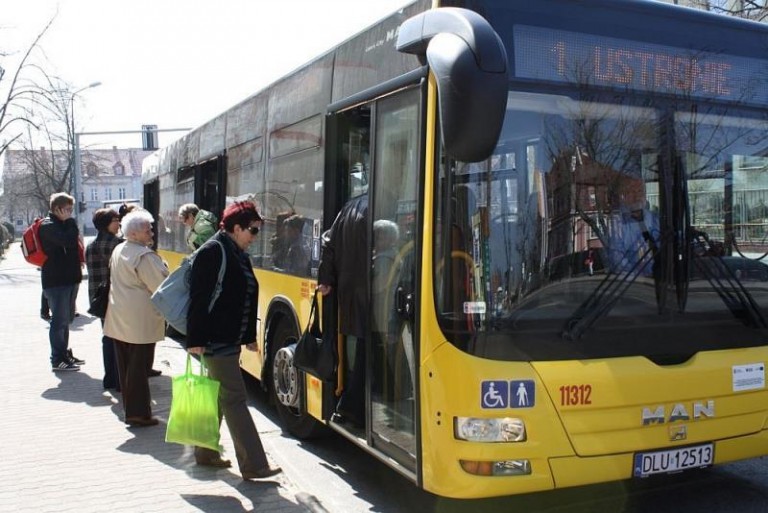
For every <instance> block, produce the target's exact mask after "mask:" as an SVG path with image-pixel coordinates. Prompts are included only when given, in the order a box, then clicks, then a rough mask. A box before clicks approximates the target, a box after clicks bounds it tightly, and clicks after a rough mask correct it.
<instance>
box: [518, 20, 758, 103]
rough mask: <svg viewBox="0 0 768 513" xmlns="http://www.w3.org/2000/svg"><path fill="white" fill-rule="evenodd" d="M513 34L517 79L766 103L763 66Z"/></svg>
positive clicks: (566, 35) (525, 30)
mask: <svg viewBox="0 0 768 513" xmlns="http://www.w3.org/2000/svg"><path fill="white" fill-rule="evenodd" d="M513 34H514V55H515V76H516V77H518V78H527V79H534V80H547V81H554V82H560V83H566V82H567V83H576V84H588V85H596V86H605V87H613V88H617V87H621V88H627V89H633V90H637V91H647V92H657V93H663V94H675V95H681V96H685V97H692V98H708V99H719V100H727V101H737V102H744V103H758V104H765V103H766V102H767V101H768V84H767V82H768V60H759V59H753V58H749V57H740V56H734V55H724V54H718V53H714V52H706V51H693V50H686V49H683V48H676V47H671V46H664V45H658V44H653V43H645V42H640V41H631V40H626V39H618V38H612V37H604V36H599V35H594V34H583V33H579V32H570V31H566V30H555V29H548V28H541V27H532V26H527V25H516V26H515V27H514V32H513Z"/></svg>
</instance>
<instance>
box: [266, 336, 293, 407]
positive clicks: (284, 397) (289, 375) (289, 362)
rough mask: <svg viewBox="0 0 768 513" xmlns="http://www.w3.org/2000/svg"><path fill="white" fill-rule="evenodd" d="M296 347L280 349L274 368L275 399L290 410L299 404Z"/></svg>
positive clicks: (276, 355)
mask: <svg viewBox="0 0 768 513" xmlns="http://www.w3.org/2000/svg"><path fill="white" fill-rule="evenodd" d="M294 347H295V344H292V345H290V346H287V347H283V348H280V350H278V351H277V354H275V359H274V364H273V368H272V376H273V381H274V386H275V397H277V400H278V401H280V404H282V405H283V406H286V407H288V408H295V407H296V406H298V404H299V377H298V373H297V372H296V367H294V366H293V348H294Z"/></svg>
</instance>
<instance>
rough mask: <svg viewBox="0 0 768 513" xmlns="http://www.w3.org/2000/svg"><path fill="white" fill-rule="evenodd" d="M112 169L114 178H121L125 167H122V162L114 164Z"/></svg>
mask: <svg viewBox="0 0 768 513" xmlns="http://www.w3.org/2000/svg"><path fill="white" fill-rule="evenodd" d="M112 169H113V170H114V171H115V176H122V175H124V174H125V166H123V163H122V162H118V163H117V164H115V165H114V166H113V167H112Z"/></svg>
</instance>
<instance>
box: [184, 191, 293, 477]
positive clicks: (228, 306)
mask: <svg viewBox="0 0 768 513" xmlns="http://www.w3.org/2000/svg"><path fill="white" fill-rule="evenodd" d="M261 222H262V219H261V216H260V215H259V213H258V211H257V210H256V206H255V205H254V204H253V203H251V202H250V201H243V202H236V203H234V204H232V205H230V206H229V207H227V208H226V210H224V214H223V216H222V220H221V228H222V229H221V230H220V231H219V232H218V233H217V234H216V235H214V236H213V237H212V238H211V239H210V240H208V241H207V242H206V243H205V244H203V246H201V247H200V249H199V250H198V253H197V256H196V257H195V260H194V263H193V264H192V271H191V278H190V300H191V302H190V306H189V313H188V317H187V339H186V343H187V350H188V351H189V352H190V353H192V354H198V355H204V356H205V363H206V364H207V367H208V374H209V376H210V377H211V378H213V379H215V380H217V381H218V382H219V383H220V388H219V418H220V419H221V417H222V416H223V417H224V418H225V419H226V420H227V426H228V427H229V433H230V435H231V436H232V441H233V443H234V445H235V457H236V458H237V463H238V466H239V467H240V474H241V475H242V476H243V479H246V480H248V479H261V478H267V477H271V476H274V475H275V474H278V473H280V472H281V469H280V468H279V467H270V466H269V462H268V461H267V455H266V453H265V452H264V447H263V446H262V444H261V439H260V438H259V433H258V431H257V430H256V426H255V424H254V423H253V418H252V417H251V413H250V412H249V411H248V404H247V402H246V401H247V393H246V390H245V383H244V382H243V376H242V373H241V370H240V350H241V346H243V345H245V346H246V347H247V348H248V349H250V350H252V351H255V350H256V342H255V340H256V313H257V308H258V297H259V284H258V282H257V281H256V276H254V274H253V267H252V265H251V258H250V255H249V254H248V252H247V250H248V246H250V245H251V244H252V243H253V241H255V240H256V234H258V233H259V229H260V228H261ZM221 247H223V248H224V255H225V256H222V251H221ZM222 258H224V259H225V262H224V263H225V272H224V278H223V280H222V284H221V293H220V295H219V296H218V298H217V299H216V302H215V303H214V304H213V307H212V308H211V310H210V312H209V311H208V309H209V305H210V301H211V297H212V296H213V293H214V289H215V287H216V282H217V280H218V273H217V272H211V269H220V268H221V265H222ZM195 460H196V461H197V464H198V465H204V466H210V467H220V468H226V467H229V466H231V463H230V461H228V460H225V459H222V458H221V455H220V454H219V453H218V452H217V451H213V450H211V449H206V448H203V447H195Z"/></svg>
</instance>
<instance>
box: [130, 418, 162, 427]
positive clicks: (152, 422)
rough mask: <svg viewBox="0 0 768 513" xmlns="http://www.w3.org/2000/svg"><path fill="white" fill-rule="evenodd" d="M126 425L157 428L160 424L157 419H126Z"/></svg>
mask: <svg viewBox="0 0 768 513" xmlns="http://www.w3.org/2000/svg"><path fill="white" fill-rule="evenodd" d="M125 423H126V424H128V425H129V426H132V427H148V426H156V425H158V424H159V423H160V421H159V420H158V418H157V417H126V418H125Z"/></svg>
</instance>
